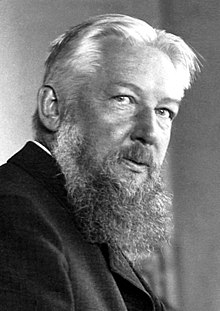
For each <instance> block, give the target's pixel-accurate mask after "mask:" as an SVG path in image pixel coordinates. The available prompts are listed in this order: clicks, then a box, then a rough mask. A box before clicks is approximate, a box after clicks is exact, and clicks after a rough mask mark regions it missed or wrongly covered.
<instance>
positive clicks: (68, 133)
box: [34, 14, 199, 261]
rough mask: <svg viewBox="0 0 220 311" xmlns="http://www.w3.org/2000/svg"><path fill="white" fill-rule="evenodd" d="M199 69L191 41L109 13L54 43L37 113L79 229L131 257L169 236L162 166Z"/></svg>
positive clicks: (39, 131) (36, 120) (37, 127)
mask: <svg viewBox="0 0 220 311" xmlns="http://www.w3.org/2000/svg"><path fill="white" fill-rule="evenodd" d="M198 70H199V65H198V61H197V58H196V56H195V54H194V52H193V51H192V50H191V49H190V48H189V47H188V46H187V45H186V44H185V42H184V41H183V40H182V39H180V38H179V37H176V36H174V35H172V34H168V33H166V32H165V31H161V30H156V29H153V28H152V27H151V26H150V25H148V24H147V23H145V22H143V21H140V20H137V19H134V18H131V17H128V16H122V15H112V14H110V15H103V16H98V17H95V18H92V19H90V20H89V21H88V22H85V23H82V24H81V25H79V26H76V27H73V28H71V29H70V30H69V31H67V32H66V33H65V34H64V35H62V36H61V37H59V38H58V39H57V40H55V41H54V43H53V44H52V48H51V52H50V55H49V57H48V59H47V61H46V72H45V76H44V81H43V86H42V88H41V89H40V91H39V96H38V109H37V111H36V113H35V115H34V127H35V131H36V139H37V140H39V141H40V142H41V143H43V144H44V145H46V146H47V147H48V148H49V149H50V150H51V152H52V153H53V155H54V157H55V158H56V160H57V162H58V164H59V165H60V168H61V170H62V172H63V174H64V176H65V178H66V187H67V191H68V195H69V200H70V202H71V204H72V207H73V213H74V215H75V216H74V217H75V219H76V223H77V225H78V227H79V230H80V231H81V233H82V234H83V235H84V236H85V238H86V239H87V240H88V241H89V242H92V243H97V242H98V243H108V244H109V245H110V246H111V247H112V248H113V249H114V250H116V249H120V250H122V251H123V252H124V253H126V255H127V256H128V257H129V258H130V259H131V261H135V260H136V259H137V258H140V257H142V256H143V255H148V254H149V253H150V251H151V250H152V249H153V248H154V247H157V246H158V245H159V244H160V243H161V242H163V241H164V240H166V239H167V232H168V231H169V228H168V227H169V224H170V222H169V221H170V214H169V207H168V206H169V204H170V199H169V197H168V196H167V194H166V193H165V191H164V190H163V185H162V182H161V176H160V171H161V166H162V164H163V161H164V158H165V154H166V151H167V147H168V144H169V141H170V134H171V128H172V122H173V120H174V118H175V117H176V115H177V114H178V111H179V105H180V101H181V99H182V97H183V95H184V90H185V89H188V88H189V87H190V85H191V82H192V81H193V79H194V76H195V74H196V72H197V71H198Z"/></svg>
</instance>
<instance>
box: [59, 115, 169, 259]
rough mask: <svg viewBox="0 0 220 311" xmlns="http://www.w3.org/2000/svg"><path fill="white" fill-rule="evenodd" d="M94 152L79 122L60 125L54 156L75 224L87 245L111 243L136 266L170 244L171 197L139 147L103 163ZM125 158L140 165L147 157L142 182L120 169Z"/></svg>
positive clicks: (132, 174)
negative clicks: (62, 177)
mask: <svg viewBox="0 0 220 311" xmlns="http://www.w3.org/2000/svg"><path fill="white" fill-rule="evenodd" d="M93 149H94V148H92V147H91V146H90V145H89V144H88V142H86V140H85V139H84V137H82V135H81V133H80V130H79V127H78V126H77V124H75V125H72V124H71V123H70V122H65V121H64V122H63V123H62V125H61V127H60V129H59V132H58V135H57V140H56V144H55V145H54V148H53V154H54V156H55V158H56V160H57V162H58V164H59V166H60V168H61V171H62V173H63V174H64V176H65V181H66V189H67V193H68V200H69V202H70V204H71V207H72V212H73V214H74V220H75V225H76V227H77V228H78V230H79V231H80V232H81V234H82V235H83V236H84V238H85V239H86V240H87V241H88V242H90V243H98V244H102V243H104V244H107V245H108V246H109V247H110V248H112V249H113V251H114V252H115V255H116V256H117V253H118V252H122V253H123V254H124V255H125V256H126V257H127V258H128V259H129V261H130V262H131V263H132V264H136V263H137V262H138V260H143V259H144V258H147V257H149V256H150V254H151V253H152V252H153V251H154V250H155V249H157V248H159V247H160V246H161V245H162V244H163V242H164V241H168V240H169V237H170V231H171V230H170V229H171V227H172V214H171V209H170V207H171V196H170V195H169V194H168V193H167V192H166V191H165V190H164V186H163V182H162V179H161V176H160V174H159V168H158V167H157V166H156V165H155V164H154V163H153V160H152V156H150V155H149V154H146V150H143V148H142V147H141V146H140V144H138V146H137V145H134V146H133V147H129V148H128V147H127V148H126V149H122V150H120V151H115V152H112V153H111V154H108V155H107V156H106V157H105V159H103V162H102V163H97V162H98V161H96V157H95V152H94V150H93ZM125 157H126V158H128V159H134V160H135V161H136V162H138V161H139V162H141V161H143V160H144V159H145V160H146V158H147V161H148V167H146V170H147V172H146V178H145V179H144V180H143V181H142V182H139V183H137V180H136V178H135V176H134V174H137V173H134V172H131V171H129V170H122V171H121V170H120V164H121V161H123V158H125ZM117 168H118V170H117ZM118 171H119V172H118ZM121 175H123V176H121Z"/></svg>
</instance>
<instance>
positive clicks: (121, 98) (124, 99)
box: [113, 95, 134, 105]
mask: <svg viewBox="0 0 220 311" xmlns="http://www.w3.org/2000/svg"><path fill="white" fill-rule="evenodd" d="M113 99H114V100H115V101H117V102H118V103H119V104H122V105H130V104H132V103H133V102H134V100H133V99H132V98H131V97H130V96H127V95H117V96H114V97H113Z"/></svg>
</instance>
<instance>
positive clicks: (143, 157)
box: [118, 144, 157, 168]
mask: <svg viewBox="0 0 220 311" xmlns="http://www.w3.org/2000/svg"><path fill="white" fill-rule="evenodd" d="M118 158H119V161H122V160H123V159H126V160H130V161H132V162H135V163H138V164H142V165H145V166H147V167H150V168H156V166H157V165H156V163H155V161H154V158H153V154H152V151H150V150H149V149H147V148H144V147H142V146H141V145H139V144H134V145H132V146H129V147H124V148H123V149H122V150H121V151H120V152H119V154H118Z"/></svg>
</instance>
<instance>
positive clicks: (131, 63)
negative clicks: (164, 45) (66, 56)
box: [99, 36, 183, 97]
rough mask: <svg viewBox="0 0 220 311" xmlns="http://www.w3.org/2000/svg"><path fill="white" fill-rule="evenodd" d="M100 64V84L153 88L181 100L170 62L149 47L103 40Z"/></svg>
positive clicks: (181, 89) (116, 39)
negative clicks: (169, 93) (171, 94)
mask: <svg viewBox="0 0 220 311" xmlns="http://www.w3.org/2000/svg"><path fill="white" fill-rule="evenodd" d="M102 43H103V45H102V52H103V61H102V66H101V69H100V71H99V75H100V76H99V78H100V79H101V80H102V83H113V84H114V83H116V84H117V83H119V84H120V83H121V82H125V83H128V84H130V83H131V84H134V86H137V87H138V88H140V89H141V90H145V89H146V88H148V89H149V88H154V89H156V88H157V89H158V90H160V89H161V90H162V89H163V88H165V89H166V91H170V92H173V93H175V92H176V93H178V94H176V96H177V97H182V96H183V84H182V81H181V76H180V75H179V73H178V71H177V70H176V68H175V67H174V65H173V63H172V61H171V60H170V58H169V57H168V56H167V55H166V54H165V53H163V52H162V51H160V50H158V49H157V48H154V47H150V46H142V47H141V46H132V45H131V44H130V43H128V42H126V41H125V40H121V39H119V38H116V37H113V36H112V37H107V38H105V39H104V40H103V42H102Z"/></svg>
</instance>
